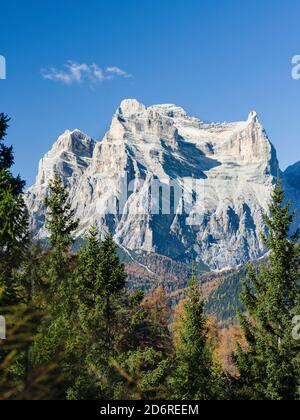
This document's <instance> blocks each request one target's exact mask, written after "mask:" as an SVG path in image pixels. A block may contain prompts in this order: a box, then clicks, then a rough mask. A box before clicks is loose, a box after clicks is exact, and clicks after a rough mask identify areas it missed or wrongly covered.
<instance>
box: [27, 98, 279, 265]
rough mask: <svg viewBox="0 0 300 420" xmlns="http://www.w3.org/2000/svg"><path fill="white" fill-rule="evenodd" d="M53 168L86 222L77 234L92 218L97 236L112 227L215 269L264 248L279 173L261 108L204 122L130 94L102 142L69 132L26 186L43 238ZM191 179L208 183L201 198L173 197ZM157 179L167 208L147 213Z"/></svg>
mask: <svg viewBox="0 0 300 420" xmlns="http://www.w3.org/2000/svg"><path fill="white" fill-rule="evenodd" d="M55 172H58V173H59V174H60V175H61V176H62V179H63V180H64V183H65V185H66V186H67V187H68V188H69V191H70V193H69V196H70V200H71V202H72V205H73V207H74V209H75V210H76V215H77V217H78V218H79V220H80V227H79V229H78V231H77V236H78V237H83V236H84V235H85V234H86V233H87V231H88V229H89V228H90V226H92V225H95V226H97V228H98V229H99V232H100V233H101V235H104V234H105V232H106V231H107V230H108V229H109V230H110V231H111V232H113V234H114V237H115V240H116V241H117V242H118V244H119V245H120V246H121V247H124V248H125V249H127V250H131V251H144V252H146V253H151V252H156V253H158V254H161V255H165V256H167V257H170V258H173V259H176V260H177V261H189V260H191V259H196V260H199V261H200V260H201V261H203V262H204V263H205V264H206V265H207V266H209V267H210V268H211V269H224V268H228V267H236V266H238V265H240V264H243V263H245V262H247V261H248V260H250V259H255V258H258V257H261V256H262V255H263V254H264V253H265V249H264V247H263V244H262V243H261V240H260V232H261V231H263V230H264V229H265V227H264V222H263V212H264V211H266V210H267V207H268V201H269V198H270V193H271V190H272V185H273V184H274V182H275V179H276V177H277V176H278V174H280V171H279V166H278V161H277V158H276V152H275V150H274V148H273V146H272V145H271V143H270V141H269V140H268V137H267V135H266V133H265V131H264V129H263V127H262V126H261V124H260V123H259V121H258V118H257V115H256V113H251V114H250V115H249V117H248V119H247V120H246V121H243V122H237V123H223V124H208V123H204V122H202V121H200V120H199V119H197V118H192V117H189V116H188V115H187V114H186V112H185V111H184V110H183V109H182V108H179V107H176V106H175V105H156V106H152V107H149V108H146V107H145V106H144V105H143V104H140V103H139V102H137V101H135V100H125V101H123V102H122V103H121V105H120V107H119V108H118V110H117V112H116V113H115V115H114V116H113V119H112V123H111V127H110V130H109V131H108V133H107V134H106V135H105V137H104V139H103V140H102V141H101V142H95V141H94V140H92V139H91V138H90V137H88V136H86V135H85V134H83V133H81V132H80V131H78V130H76V131H74V132H70V131H67V132H66V133H65V134H63V135H62V136H61V137H59V139H58V141H57V142H56V143H55V144H54V146H53V148H52V150H51V151H50V152H49V153H48V154H47V155H46V156H45V157H44V158H43V159H42V160H41V163H40V168H39V174H38V177H37V180H36V183H35V185H34V186H33V187H32V188H30V189H29V190H28V191H27V193H26V200H27V204H28V207H29V210H30V213H31V214H32V219H31V227H32V230H33V232H34V235H35V236H36V237H39V238H43V237H45V236H46V235H47V232H46V230H45V226H44V221H45V209H44V204H43V203H44V199H45V196H46V195H47V193H48V183H49V180H50V179H51V178H52V177H53V175H54V173H55ZM125 172H126V173H127V181H126V182H127V183H128V184H129V193H128V196H127V197H126V199H125V200H124V199H123V197H122V194H121V191H122V183H123V182H124V180H123V178H122V175H123V174H124V173H125ZM191 179H193V180H196V181H199V180H201V182H202V186H203V189H202V190H201V191H202V192H203V198H202V199H201V200H200V201H201V202H199V200H195V197H194V196H193V195H191V196H190V197H187V198H185V201H184V200H175V199H174V200H173V198H174V197H173V196H174V193H172V191H173V187H174V186H175V188H177V187H179V188H180V189H181V190H185V189H186V185H188V182H189V181H191ZM155 180H159V181H160V182H161V185H162V186H163V187H165V189H164V188H163V193H162V194H163V195H162V197H161V199H160V200H159V199H158V203H157V205H158V207H159V208H160V209H161V208H162V207H163V206H162V203H163V197H165V196H168V195H170V196H171V204H170V206H169V207H170V208H169V210H170V211H168V212H167V213H168V214H161V213H166V211H162V212H160V213H159V214H152V213H153V212H151V206H149V196H150V194H151V193H152V191H153V181H155ZM170 185H171V186H172V188H170ZM167 198H168V197H167ZM123 201H124V202H123ZM112 202H114V203H115V207H116V208H118V207H120V205H121V202H122V206H123V207H124V211H123V212H121V214H111V213H114V212H111V203H112ZM187 208H188V209H189V211H187V210H186V209H187Z"/></svg>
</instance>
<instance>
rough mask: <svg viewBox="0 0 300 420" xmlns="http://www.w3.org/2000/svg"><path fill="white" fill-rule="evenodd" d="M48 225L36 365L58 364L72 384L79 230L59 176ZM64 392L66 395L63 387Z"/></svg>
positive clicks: (50, 202) (49, 204) (53, 185)
mask: <svg viewBox="0 0 300 420" xmlns="http://www.w3.org/2000/svg"><path fill="white" fill-rule="evenodd" d="M45 203H46V207H47V221H46V226H47V229H48V231H49V238H48V241H49V249H48V250H47V252H46V255H45V257H44V258H43V264H42V267H41V268H40V284H39V285H38V289H39V292H40V299H39V301H40V309H41V311H43V312H44V313H45V319H44V321H43V323H42V325H41V328H40V332H39V334H38V336H37V337H36V340H35V342H34V346H33V350H32V355H33V362H34V364H37V365H41V364H45V363H57V364H58V366H59V369H60V373H61V376H62V377H63V378H64V380H65V381H66V382H67V381H68V372H67V371H68V365H67V363H66V360H67V359H68V357H69V355H68V351H67V347H66V344H67V341H68V338H69V336H70V334H71V333H72V328H71V324H72V316H73V313H74V302H73V292H72V289H73V284H72V280H73V277H72V276H73V271H74V261H73V259H74V258H73V256H72V255H71V254H70V251H71V245H72V243H73V241H74V239H73V233H74V230H75V229H76V228H77V227H78V221H77V220H75V217H74V211H73V210H72V209H71V204H70V203H69V202H68V193H67V190H66V188H64V186H63V185H62V182H61V180H60V178H59V176H58V175H56V176H55V178H54V180H53V181H52V182H51V183H50V185H49V195H48V197H47V199H46V201H45ZM61 388H62V393H63V387H61Z"/></svg>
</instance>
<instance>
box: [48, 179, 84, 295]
mask: <svg viewBox="0 0 300 420" xmlns="http://www.w3.org/2000/svg"><path fill="white" fill-rule="evenodd" d="M49 190H50V192H49V196H48V197H47V198H46V200H45V204H46V207H47V222H46V227H47V229H48V231H49V233H50V235H49V243H50V249H51V251H50V260H51V266H50V271H51V273H50V282H51V286H52V288H53V291H54V292H55V291H56V292H57V288H58V287H59V286H62V287H64V286H65V285H64V284H63V279H64V277H65V274H66V270H65V265H66V262H67V260H68V252H69V251H70V247H71V245H72V244H73V242H74V238H73V232H74V231H75V230H76V229H77V227H78V223H79V221H78V220H76V219H75V211H74V210H72V208H71V203H70V202H69V201H68V191H67V189H66V188H65V187H64V186H63V184H62V182H61V179H60V177H59V176H58V175H55V177H54V180H53V181H52V182H51V183H50V185H49Z"/></svg>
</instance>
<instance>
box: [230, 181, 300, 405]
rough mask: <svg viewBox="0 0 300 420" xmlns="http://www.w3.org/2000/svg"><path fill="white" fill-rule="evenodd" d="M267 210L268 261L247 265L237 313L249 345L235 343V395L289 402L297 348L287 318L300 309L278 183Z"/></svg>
mask: <svg viewBox="0 0 300 420" xmlns="http://www.w3.org/2000/svg"><path fill="white" fill-rule="evenodd" d="M269 210H270V211H269V215H268V216H265V221H266V225H267V227H268V233H267V234H266V235H263V240H264V243H265V245H266V247H267V248H268V249H269V250H270V255H269V263H268V264H267V265H266V266H264V267H262V268H261V269H259V272H257V270H256V269H255V268H254V267H250V269H249V272H248V279H247V280H246V281H244V283H243V293H242V302H243V304H244V307H245V310H246V315H244V316H242V315H240V321H241V326H242V328H243V331H244V334H245V337H246V339H247V342H248V347H249V348H248V350H247V351H243V350H242V348H241V347H239V348H238V351H237V354H236V362H237V366H238V368H239V370H240V374H241V378H240V381H239V384H238V388H239V392H238V396H239V397H240V398H250V399H266V400H290V399H296V398H299V397H300V395H299V381H300V371H299V365H297V357H299V350H300V347H299V342H297V341H296V340H294V339H293V336H292V329H293V318H294V316H296V315H298V314H299V313H300V289H299V284H298V283H297V281H298V279H299V273H298V269H297V267H298V262H299V245H298V238H299V234H298V233H299V232H296V233H295V234H293V235H291V233H290V228H291V224H292V222H293V215H292V214H290V211H289V205H288V204H284V194H283V190H282V187H281V185H280V184H278V185H277V186H276V188H275V189H274V193H273V196H272V202H271V204H270V208H269Z"/></svg>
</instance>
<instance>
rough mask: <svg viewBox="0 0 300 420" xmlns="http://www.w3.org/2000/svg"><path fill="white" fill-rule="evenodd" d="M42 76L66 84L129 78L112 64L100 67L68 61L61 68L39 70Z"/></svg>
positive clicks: (129, 75) (127, 74)
mask: <svg viewBox="0 0 300 420" xmlns="http://www.w3.org/2000/svg"><path fill="white" fill-rule="evenodd" d="M41 74H42V77H43V78H44V79H45V80H51V81H53V82H61V83H64V84H66V85H72V84H81V83H84V82H88V83H97V82H104V81H108V80H114V79H115V78H117V77H123V78H130V77H132V75H131V74H129V73H127V72H126V71H124V70H122V69H120V68H119V67H116V66H112V67H107V68H106V69H102V68H101V67H100V66H98V64H95V63H94V64H85V63H82V64H81V63H77V62H75V61H68V62H67V64H65V65H64V66H63V68H62V69H57V68H55V67H51V68H50V69H42V70H41Z"/></svg>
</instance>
